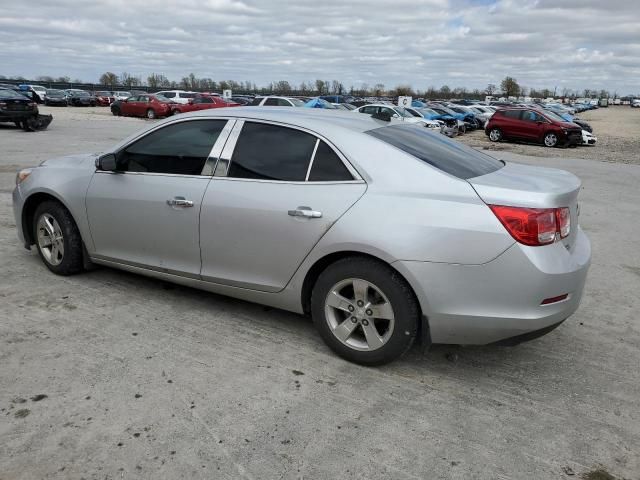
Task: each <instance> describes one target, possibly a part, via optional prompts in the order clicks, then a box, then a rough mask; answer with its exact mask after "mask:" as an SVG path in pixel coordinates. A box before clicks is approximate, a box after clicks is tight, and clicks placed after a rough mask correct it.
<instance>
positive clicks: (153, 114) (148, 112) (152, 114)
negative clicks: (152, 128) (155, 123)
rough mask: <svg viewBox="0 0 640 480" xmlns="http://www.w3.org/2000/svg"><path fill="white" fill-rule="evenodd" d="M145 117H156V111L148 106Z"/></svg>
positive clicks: (151, 118)
mask: <svg viewBox="0 0 640 480" xmlns="http://www.w3.org/2000/svg"><path fill="white" fill-rule="evenodd" d="M147 118H148V119H150V120H153V119H154V118H156V112H155V110H154V109H153V108H150V109H149V110H147Z"/></svg>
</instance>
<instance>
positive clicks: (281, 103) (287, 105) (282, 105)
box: [278, 98, 291, 107]
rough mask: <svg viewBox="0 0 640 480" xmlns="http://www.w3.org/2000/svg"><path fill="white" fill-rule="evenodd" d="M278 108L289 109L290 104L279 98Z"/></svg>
mask: <svg viewBox="0 0 640 480" xmlns="http://www.w3.org/2000/svg"><path fill="white" fill-rule="evenodd" d="M278 106H279V107H290V106H291V103H289V102H288V101H286V100H285V99H284V98H279V99H278Z"/></svg>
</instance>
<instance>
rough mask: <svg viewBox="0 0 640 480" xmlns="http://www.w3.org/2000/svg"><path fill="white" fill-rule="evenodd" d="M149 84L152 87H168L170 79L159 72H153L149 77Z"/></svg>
mask: <svg viewBox="0 0 640 480" xmlns="http://www.w3.org/2000/svg"><path fill="white" fill-rule="evenodd" d="M147 85H149V86H150V87H151V88H159V87H168V86H169V79H168V78H167V77H165V76H164V75H161V74H159V73H152V74H151V75H149V76H148V77H147Z"/></svg>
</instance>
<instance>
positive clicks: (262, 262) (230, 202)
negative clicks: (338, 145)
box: [200, 121, 366, 292]
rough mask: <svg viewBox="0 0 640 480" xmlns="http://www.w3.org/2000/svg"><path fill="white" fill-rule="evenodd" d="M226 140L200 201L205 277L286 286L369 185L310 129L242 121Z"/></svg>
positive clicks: (258, 287) (260, 285)
mask: <svg viewBox="0 0 640 480" xmlns="http://www.w3.org/2000/svg"><path fill="white" fill-rule="evenodd" d="M238 134H239V136H237V135H238ZM234 138H237V142H235V148H234V145H233V144H234V140H233V139H234ZM227 143H228V144H227V146H225V151H224V152H223V154H222V158H221V159H220V160H219V161H218V166H217V167H216V172H215V176H214V177H213V179H212V180H211V183H210V185H209V188H208V189H207V192H206V194H205V197H204V200H203V202H202V214H201V217H200V245H201V251H202V279H203V280H206V281H210V282H215V283H222V284H227V285H234V286H237V287H243V288H250V289H256V290H262V291H267V292H276V291H279V290H282V289H283V288H284V287H285V286H286V284H287V283H288V282H289V280H290V279H291V277H292V276H293V274H294V273H295V271H296V269H297V268H298V267H299V266H300V264H301V263H302V261H303V260H304V258H305V257H306V256H307V255H308V254H309V252H310V251H311V249H312V248H313V247H314V246H315V245H316V243H317V242H318V241H319V240H320V239H321V238H322V236H323V235H324V234H325V233H326V232H327V231H328V230H329V229H330V228H331V226H332V225H333V224H334V223H335V222H336V220H337V219H338V218H340V216H342V215H343V214H344V213H345V212H346V211H347V210H348V209H349V208H350V207H351V206H352V205H353V204H354V203H355V202H356V201H357V200H358V199H359V198H360V197H361V196H362V194H363V193H364V192H365V190H366V184H365V183H364V182H363V181H362V180H361V179H359V177H358V176H357V172H355V170H353V168H352V167H351V166H350V165H348V164H347V163H345V162H344V159H342V158H341V157H340V156H339V155H338V154H337V153H336V151H334V149H333V148H332V147H331V146H329V144H328V143H326V142H325V141H324V140H322V139H319V138H317V137H316V136H315V135H313V134H310V133H308V132H305V131H301V130H298V129H294V128H289V127H285V126H281V125H275V124H270V123H259V122H254V121H252V122H248V121H247V122H242V121H238V122H237V123H236V127H235V128H234V131H233V132H232V134H231V136H230V140H229V141H228V142H227ZM229 162H230V163H229Z"/></svg>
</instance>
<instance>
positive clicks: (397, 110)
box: [354, 103, 440, 130]
mask: <svg viewBox="0 0 640 480" xmlns="http://www.w3.org/2000/svg"><path fill="white" fill-rule="evenodd" d="M354 112H357V113H364V114H366V115H378V114H388V115H389V117H391V118H393V119H396V120H400V121H402V122H407V123H421V124H422V125H424V126H425V127H427V128H433V129H438V130H440V123H439V122H437V121H434V120H427V119H426V118H424V117H423V116H422V115H420V116H419V117H417V116H414V115H413V114H412V113H410V112H409V110H408V109H406V108H404V107H397V106H395V105H389V104H386V103H373V104H370V105H363V106H362V107H360V108H356V109H355V110H354Z"/></svg>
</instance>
